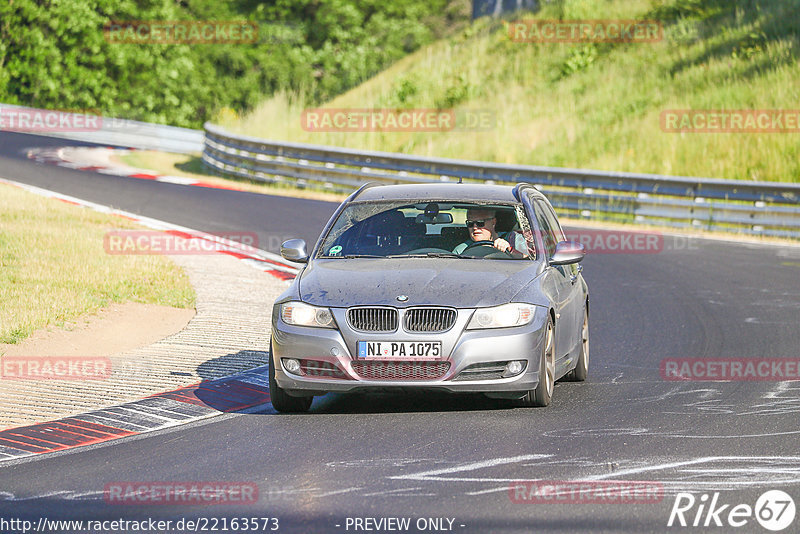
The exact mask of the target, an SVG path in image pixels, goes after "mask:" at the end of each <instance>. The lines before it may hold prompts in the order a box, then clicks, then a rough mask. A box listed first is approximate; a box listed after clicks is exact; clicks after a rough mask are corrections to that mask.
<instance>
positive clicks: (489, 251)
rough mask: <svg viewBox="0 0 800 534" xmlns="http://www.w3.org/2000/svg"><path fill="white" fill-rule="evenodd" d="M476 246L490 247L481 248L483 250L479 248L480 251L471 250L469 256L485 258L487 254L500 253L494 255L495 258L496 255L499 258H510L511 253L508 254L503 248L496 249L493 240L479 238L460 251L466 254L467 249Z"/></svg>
mask: <svg viewBox="0 0 800 534" xmlns="http://www.w3.org/2000/svg"><path fill="white" fill-rule="evenodd" d="M478 247H490V248H488V249H483V250H480V251H477V250H476V251H473V253H472V254H470V255H471V256H475V257H476V258H485V257H487V256H490V255H494V254H498V255H501V254H502V256H494V257H495V258H497V257H500V258H511V257H512V256H511V254H509V253H508V252H506V251H504V250H497V249H496V248H494V241H489V240H486V239H484V240H481V241H475V242H474V243H470V244H469V245H467V248H465V249H464V250H462V251H461V253H462V254H466V253H467V251H468V250H469V249H471V248H478ZM476 253H477V254H476Z"/></svg>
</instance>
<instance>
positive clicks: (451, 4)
mask: <svg viewBox="0 0 800 534" xmlns="http://www.w3.org/2000/svg"><path fill="white" fill-rule="evenodd" d="M468 3H469V0H392V1H391V2H386V1H385V0H272V1H269V2H260V1H255V0H231V1H228V2H218V1H215V0H8V2H7V3H0V101H1V102H7V103H16V104H23V105H31V106H36V107H43V108H52V109H69V110H96V111H99V112H102V113H103V114H106V115H110V116H117V117H124V118H132V119H139V120H145V121H150V122H160V123H168V124H174V125H179V126H188V127H199V126H200V125H201V124H202V123H203V122H204V121H205V120H208V119H209V118H211V117H213V115H214V114H215V113H216V112H217V111H218V110H220V109H222V108H231V109H233V110H235V111H237V112H242V111H246V110H247V109H250V108H251V107H253V106H254V105H255V104H256V103H258V102H259V101H260V100H261V99H263V98H264V97H265V96H268V95H270V94H272V93H273V92H275V91H277V90H281V89H286V90H290V91H293V92H300V93H302V94H303V95H304V97H305V98H307V99H308V100H309V101H311V102H321V101H324V100H327V99H329V98H331V97H333V96H335V95H337V94H340V93H341V92H343V91H346V90H347V89H349V88H351V87H354V86H355V85H357V84H359V83H361V82H362V81H364V80H366V79H367V78H369V77H371V76H373V75H374V74H376V73H377V72H379V71H380V70H382V69H384V68H385V67H387V66H388V65H389V64H391V63H392V62H394V61H396V60H398V59H399V58H401V57H403V56H404V55H406V54H408V53H409V52H412V51H414V50H416V49H418V48H419V47H420V46H422V45H424V44H426V43H428V42H430V41H431V40H433V39H434V38H436V37H438V36H441V34H443V33H446V32H447V29H448V27H450V26H454V25H463V24H464V23H465V21H466V20H467V17H468V13H469V11H468ZM462 4H463V5H462ZM465 7H466V9H465ZM164 20H167V21H170V20H171V21H174V20H202V21H207V20H212V21H220V20H240V21H244V20H246V21H251V22H255V23H257V24H258V27H259V32H258V33H259V37H258V42H256V43H252V44H135V43H117V42H110V40H109V39H107V38H106V35H105V34H104V32H103V27H104V26H105V25H107V24H109V23H110V22H112V21H164Z"/></svg>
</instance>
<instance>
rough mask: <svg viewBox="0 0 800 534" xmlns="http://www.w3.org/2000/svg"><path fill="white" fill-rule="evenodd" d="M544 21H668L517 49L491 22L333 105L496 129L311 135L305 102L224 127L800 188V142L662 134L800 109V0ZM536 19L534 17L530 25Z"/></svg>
mask: <svg viewBox="0 0 800 534" xmlns="http://www.w3.org/2000/svg"><path fill="white" fill-rule="evenodd" d="M542 6H543V9H542V11H541V12H540V13H539V14H537V15H536V16H537V17H540V18H543V19H553V18H559V17H561V18H563V19H592V18H594V19H606V20H607V19H615V18H618V19H654V18H659V19H662V20H664V27H665V34H664V35H665V37H664V39H663V41H661V42H656V43H638V44H589V45H586V44H563V43H562V44H542V43H536V44H532V43H517V42H512V41H511V40H510V39H509V37H508V33H507V31H505V30H504V29H503V27H502V24H500V23H498V22H491V23H490V22H487V21H478V22H477V23H476V24H474V25H473V26H472V27H471V28H469V29H467V30H465V31H463V32H461V33H460V34H459V35H457V36H455V37H452V38H450V39H447V40H443V41H440V42H437V43H434V44H432V45H430V46H428V47H426V48H424V49H422V50H420V51H418V52H416V53H414V54H412V55H411V56H408V57H406V58H404V59H403V60H401V61H399V62H398V63H396V64H395V65H393V66H392V67H391V68H389V69H387V70H386V71H384V72H383V73H381V74H380V75H378V76H376V77H375V78H373V79H371V80H369V81H367V82H365V83H364V84H362V85H360V86H359V87H356V88H355V89H353V90H352V91H350V92H348V93H346V94H344V95H341V96H340V97H338V98H336V99H334V100H333V101H331V102H328V103H326V104H325V107H330V108H432V107H434V108H449V107H453V108H455V109H456V110H462V111H463V110H468V109H484V110H489V111H491V112H493V113H495V115H496V124H495V126H494V128H493V129H491V130H490V131H461V132H399V133H396V132H363V133H343V132H334V133H330V132H329V133H322V132H309V131H305V130H304V129H303V127H302V124H301V112H302V110H303V108H304V107H305V106H306V103H304V102H303V101H301V100H300V99H299V98H298V97H297V96H296V95H292V94H277V95H275V96H273V97H272V98H270V99H268V100H267V101H265V102H264V103H263V104H262V105H261V106H260V107H258V108H257V109H256V110H254V112H253V113H251V114H250V115H248V116H245V117H242V118H237V117H232V116H224V117H220V118H219V122H220V123H221V124H222V125H224V126H227V127H228V128H230V129H232V130H234V131H237V132H240V133H245V134H248V135H253V136H258V137H265V138H269V139H281V140H287V141H294V142H304V143H313V144H322V145H334V146H341V147H349V148H355V149H368V150H382V151H389V152H402V153H411V154H417V155H424V156H441V157H452V158H466V159H475V160H485V161H496V162H501V163H521V164H533V165H546V166H556V167H577V168H588V169H602V170H612V171H628V172H647V173H658V174H670V175H687V176H708V177H716V178H730V179H743V180H771V181H783V182H796V181H798V180H799V179H800V135H798V134H797V133H783V134H781V133H740V134H737V133H693V134H678V133H667V132H664V131H662V129H661V124H660V115H661V112H662V111H664V110H669V109H783V110H793V109H797V107H798V106H797V101H798V97H800V85H798V83H797V80H798V79H800V61H798V55H799V54H798V50H800V38H799V37H798V34H799V33H800V32H798V30H797V17H798V16H800V0H782V1H780V2H778V1H775V0H563V2H551V3H542ZM526 17H529V16H523V18H526Z"/></svg>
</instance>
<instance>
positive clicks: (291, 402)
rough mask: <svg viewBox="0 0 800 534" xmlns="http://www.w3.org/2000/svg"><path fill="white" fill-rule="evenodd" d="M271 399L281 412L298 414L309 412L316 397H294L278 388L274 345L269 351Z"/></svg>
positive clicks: (273, 405) (274, 406)
mask: <svg viewBox="0 0 800 534" xmlns="http://www.w3.org/2000/svg"><path fill="white" fill-rule="evenodd" d="M269 354H270V358H269V398H270V401H272V407H273V408H275V409H276V410H277V411H279V412H286V413H298V412H307V411H308V410H309V408H311V403H312V402H314V397H311V396H309V397H292V396H291V395H289V394H288V393H286V390H284V389H282V388H281V387H280V386H278V382H276V381H275V360H274V358H272V344H270V350H269Z"/></svg>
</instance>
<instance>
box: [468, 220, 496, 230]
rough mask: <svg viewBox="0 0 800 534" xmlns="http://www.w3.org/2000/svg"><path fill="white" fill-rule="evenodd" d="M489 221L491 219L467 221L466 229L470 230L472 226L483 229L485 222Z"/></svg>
mask: <svg viewBox="0 0 800 534" xmlns="http://www.w3.org/2000/svg"><path fill="white" fill-rule="evenodd" d="M490 220H491V218H489V219H478V220H476V221H469V220H468V221H467V228H472V227H473V226H477V227H478V228H483V227H484V226H486V221H490Z"/></svg>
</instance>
